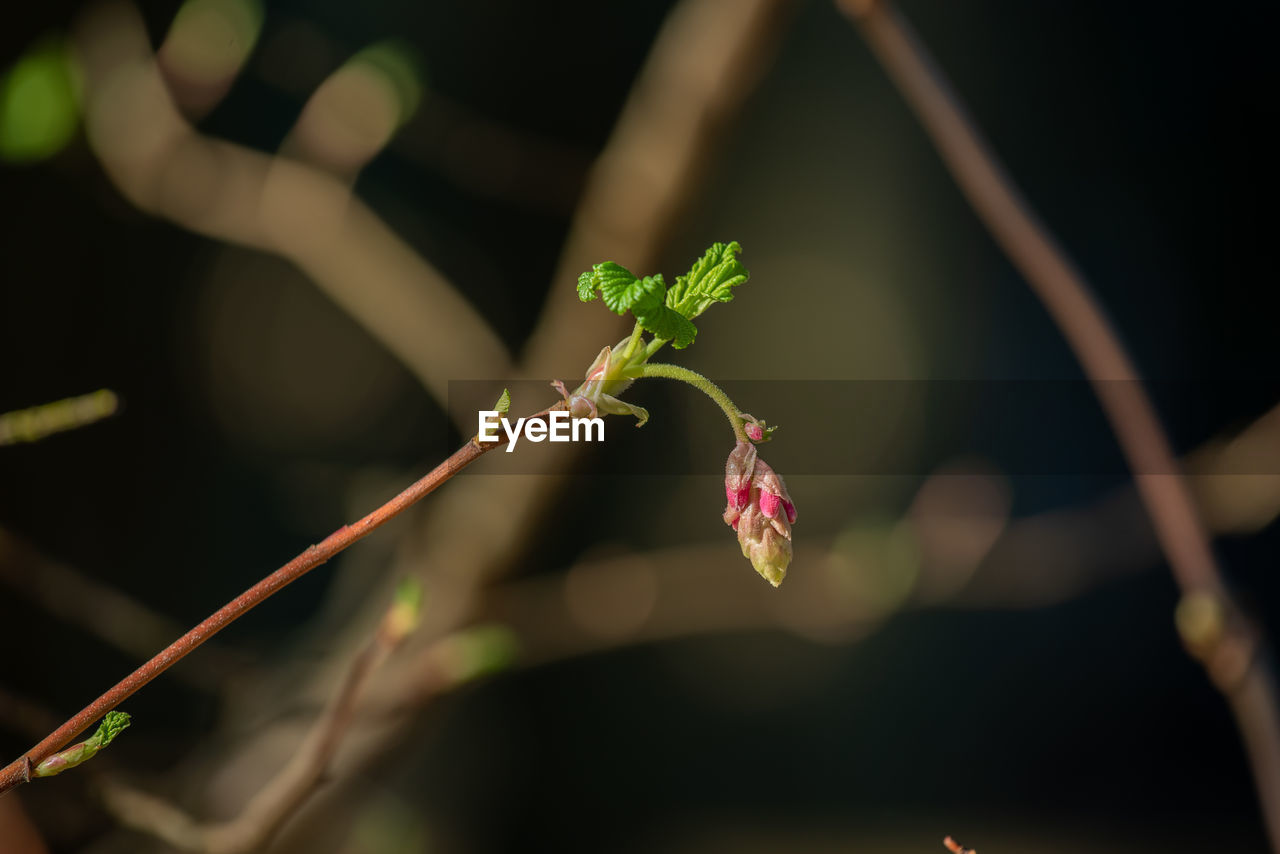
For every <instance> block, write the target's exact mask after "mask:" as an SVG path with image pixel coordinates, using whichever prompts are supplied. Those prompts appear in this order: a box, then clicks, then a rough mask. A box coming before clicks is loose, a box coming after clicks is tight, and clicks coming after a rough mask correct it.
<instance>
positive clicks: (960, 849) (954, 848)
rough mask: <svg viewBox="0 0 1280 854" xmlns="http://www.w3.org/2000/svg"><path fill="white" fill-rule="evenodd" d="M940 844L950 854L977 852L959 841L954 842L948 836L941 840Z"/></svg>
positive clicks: (971, 853)
mask: <svg viewBox="0 0 1280 854" xmlns="http://www.w3.org/2000/svg"><path fill="white" fill-rule="evenodd" d="M942 844H943V845H945V846H946V848H947V850H948V851H950V852H951V854H978V852H977V851H975V850H974V849H972V848H965V847H964V846H963V845H961V844H960V843H959V842H956V841H955V840H954V839H952V838H951V837H950V836H948V837H947V838H946V839H944V840H942Z"/></svg>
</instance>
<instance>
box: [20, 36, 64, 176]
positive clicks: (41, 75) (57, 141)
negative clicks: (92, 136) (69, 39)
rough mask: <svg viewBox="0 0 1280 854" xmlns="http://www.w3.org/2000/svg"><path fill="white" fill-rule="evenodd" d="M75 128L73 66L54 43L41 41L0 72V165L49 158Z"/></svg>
mask: <svg viewBox="0 0 1280 854" xmlns="http://www.w3.org/2000/svg"><path fill="white" fill-rule="evenodd" d="M79 123H80V104H79V94H78V92H77V81H76V76H75V66H74V61H73V60H72V58H71V51H70V48H69V47H68V46H67V44H66V42H65V41H63V40H62V39H61V38H60V37H50V38H45V39H43V40H41V41H40V42H38V43H36V44H35V45H33V46H32V47H31V48H30V49H29V50H28V51H27V52H26V53H25V54H24V55H23V56H21V57H20V58H19V59H18V61H17V62H15V63H14V64H13V65H12V66H11V67H10V68H9V69H8V70H6V71H0V161H9V162H13V163H30V162H34V161H37V160H43V159H45V158H47V157H52V156H53V155H55V154H57V153H58V152H59V151H61V150H62V149H63V148H65V147H66V146H67V144H68V143H70V142H71V140H72V138H73V137H74V136H75V132H76V129H77V127H78V126H79Z"/></svg>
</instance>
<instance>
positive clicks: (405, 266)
mask: <svg viewBox="0 0 1280 854" xmlns="http://www.w3.org/2000/svg"><path fill="white" fill-rule="evenodd" d="M204 5H205V6H210V5H212V7H213V9H212V12H215V13H216V12H217V11H218V10H221V9H224V8H225V9H226V10H231V11H229V12H228V14H233V12H234V10H235V9H238V8H239V4H237V3H235V2H233V0H227V2H224V3H218V4H208V3H206V4H204ZM205 35H206V37H207V35H208V34H207V33H206V34H205ZM254 36H256V25H254V26H252V27H251V28H250V30H249V34H248V38H249V41H250V43H251V41H252V37H254ZM195 37H196V35H195V34H193V33H189V32H188V30H187V28H186V27H184V26H183V25H182V20H181V16H180V18H179V20H178V21H176V22H175V24H174V29H173V30H172V31H171V32H170V36H169V38H168V39H166V41H165V43H164V44H162V45H161V47H160V51H161V52H162V54H164V55H165V56H167V57H169V60H168V65H169V66H172V65H173V63H174V61H175V59H174V57H175V56H177V55H179V54H180V53H181V50H180V48H179V47H176V46H175V44H176V43H177V42H180V41H182V40H184V39H190V38H195ZM170 39H172V40H173V41H171V40H170ZM75 44H76V48H77V52H78V56H79V59H80V62H81V65H82V67H83V71H84V78H85V126H86V129H87V131H88V134H89V140H90V143H91V145H92V146H93V150H94V152H95V153H96V154H97V155H98V157H99V159H101V161H102V164H103V166H104V167H105V169H106V171H107V174H108V175H109V176H110V177H111V179H112V180H113V181H114V182H115V184H116V186H117V187H118V188H119V189H120V191H121V192H122V193H123V194H124V195H125V196H126V197H127V198H128V199H129V200H130V201H131V202H133V203H134V204H135V205H137V206H138V207H139V208H141V209H142V210H145V211H147V212H149V213H152V214H155V215H157V216H161V217H164V218H166V219H169V220H171V221H173V222H174V223H176V224H177V225H180V226H182V227H184V228H187V229H189V230H191V231H194V232H196V233H198V234H203V235H205V236H207V237H210V238H213V239H215V240H223V241H226V242H228V243H233V244H238V245H241V246H247V247H251V248H254V249H260V250H263V251H266V252H271V253H275V254H278V255H280V256H282V257H284V258H287V259H288V260H290V261H292V262H293V263H294V264H296V265H297V266H298V267H299V268H300V269H301V270H302V271H303V272H305V273H306V274H307V276H309V277H310V278H311V280H312V281H313V282H315V283H316V285H317V286H318V287H320V288H321V289H322V290H324V291H325V293H327V294H328V295H329V296H330V297H331V298H332V299H333V300H334V302H336V303H337V304H338V305H340V306H341V307H342V308H343V309H344V310H345V311H347V312H348V313H349V314H350V315H351V316H352V317H353V318H355V319H356V320H357V321H358V322H360V323H361V324H362V325H363V326H364V327H365V328H366V329H367V330H368V331H369V332H370V333H371V334H372V335H374V336H375V337H376V338H377V339H378V340H379V341H381V342H382V343H383V344H384V345H385V346H386V347H387V348H388V349H389V350H390V351H391V352H392V353H394V354H395V355H396V356H397V357H398V358H399V359H401V360H402V361H403V362H404V364H405V365H406V366H407V367H408V368H409V369H410V370H411V371H413V373H414V375H415V376H416V377H417V378H418V379H419V380H420V381H421V382H422V384H423V386H424V387H425V388H426V389H427V390H428V391H429V392H430V393H431V395H432V396H433V397H435V398H436V399H437V400H445V399H446V398H447V394H448V382H449V380H450V379H452V378H456V377H461V376H481V377H500V376H502V375H503V374H504V373H505V372H506V368H507V365H508V361H509V360H508V357H507V352H506V347H505V346H504V345H503V344H502V342H501V341H499V340H498V338H497V336H496V335H495V334H494V333H493V331H492V329H490V327H489V325H488V324H487V323H486V322H485V321H484V320H483V319H482V318H481V317H479V315H477V314H476V312H475V311H474V310H473V309H472V308H471V306H470V305H469V304H468V303H467V301H466V300H465V299H463V298H462V297H461V296H460V295H459V294H458V293H457V292H456V291H455V290H454V288H453V287H452V286H451V285H450V284H449V283H448V282H447V281H446V280H445V279H444V277H443V276H442V275H441V274H440V273H439V272H438V271H437V270H435V268H433V267H432V266H431V265H430V264H428V263H427V262H426V261H425V260H423V259H422V258H421V257H420V256H418V255H417V254H416V253H415V252H414V251H413V249H412V248H410V247H409V246H408V245H407V244H406V243H405V242H404V241H403V240H401V239H400V238H399V237H397V236H396V235H395V234H394V233H393V232H392V231H391V230H390V229H389V228H388V227H387V226H386V224H385V223H384V222H383V221H382V220H381V219H380V218H379V217H378V216H377V215H376V214H375V213H374V212H373V211H371V210H370V209H369V208H368V207H366V206H365V205H364V204H363V203H362V202H361V201H360V200H359V199H358V198H356V197H355V196H353V195H352V193H351V191H350V189H349V187H348V185H347V182H348V181H349V179H350V177H351V175H352V174H353V173H354V171H356V170H358V168H359V167H360V166H361V165H363V164H364V163H365V162H367V160H368V159H369V158H371V157H372V156H374V155H375V154H376V153H377V152H378V150H380V149H381V146H382V145H383V144H385V142H386V139H387V138H389V136H390V130H389V129H388V128H387V127H386V126H383V125H378V120H376V119H375V125H378V126H376V127H373V128H371V129H369V130H368V133H367V134H365V135H363V136H357V137H356V138H355V139H354V140H353V141H352V142H351V143H350V145H349V146H347V147H346V148H345V149H344V151H343V152H342V154H341V155H339V154H333V155H332V156H330V157H328V158H326V157H325V156H324V155H322V154H321V153H320V152H319V151H317V150H315V149H314V148H308V147H307V145H306V144H305V143H304V142H302V141H301V140H303V139H309V138H310V136H309V135H308V134H307V129H306V128H298V129H297V131H296V134H295V136H294V137H292V138H293V139H295V140H298V141H297V142H295V144H294V145H293V146H292V149H293V151H294V152H295V153H300V154H302V155H304V156H307V157H308V159H309V160H311V161H312V162H316V161H320V162H323V163H325V165H326V169H320V168H316V167H314V166H311V165H307V164H306V163H303V162H299V161H296V160H290V159H287V158H283V157H272V156H270V155H267V154H263V153H261V152H257V151H253V150H251V149H248V148H245V147H244V146H240V145H235V144H232V143H228V142H224V141H222V140H217V139H212V138H209V137H206V136H204V135H202V134H200V133H199V132H197V131H196V130H195V129H194V128H192V127H191V125H190V124H188V122H187V121H186V120H185V119H184V118H183V117H182V115H181V114H180V113H179V112H178V109H177V108H176V106H175V105H174V103H173V101H172V100H171V99H170V96H169V94H168V90H167V88H166V80H165V79H164V78H163V77H162V74H161V69H160V67H159V66H158V64H157V61H156V59H155V58H154V57H153V56H152V53H151V49H150V47H149V45H148V43H147V38H146V32H145V29H144V28H143V25H142V21H141V19H140V18H139V17H138V15H137V12H136V11H135V10H134V9H133V8H132V7H131V6H128V5H125V4H121V3H112V4H108V5H103V6H100V7H97V8H96V9H95V10H94V11H92V12H90V13H88V14H87V15H86V17H85V18H84V19H82V20H81V21H80V24H79V28H78V30H77V38H76V41H75ZM246 56H247V50H245V51H233V52H230V53H228V54H227V55H225V56H224V57H222V58H221V62H220V63H219V64H218V65H217V66H216V71H215V72H211V73H210V77H209V78H208V79H206V80H205V82H204V83H203V84H200V83H189V84H188V86H189V87H190V88H195V89H201V90H203V89H205V88H209V89H211V90H212V91H215V92H217V91H225V88H226V85H227V81H224V79H223V78H227V80H228V81H229V79H230V78H234V76H235V74H236V73H238V72H239V70H240V68H241V66H242V63H243V61H244V59H245V57H246ZM350 76H351V73H350V71H348V72H344V71H343V70H342V69H339V71H338V72H337V76H336V77H335V78H334V81H333V85H334V86H335V87H336V86H339V85H341V84H342V82H343V81H344V80H346V79H347V78H349V77H350ZM388 85H389V84H388ZM186 88H187V87H184V86H183V85H181V84H179V85H178V87H177V90H178V91H179V92H183V91H186ZM325 91H326V92H328V91H329V90H325ZM316 99H317V103H313V104H311V105H309V108H308V109H305V110H304V112H303V119H304V120H306V122H307V128H309V127H311V126H312V125H313V124H314V123H315V122H316V121H320V119H319V118H317V116H316V113H317V111H322V110H323V106H324V104H323V103H319V102H322V101H324V100H325V99H324V96H323V95H322V94H321V93H317V95H316ZM210 106H211V104H208V103H205V100H201V109H202V110H203V109H208V108H209V107H210ZM300 121H301V120H300ZM382 121H385V122H387V123H390V124H392V125H394V122H396V121H398V116H396V115H394V114H393V112H392V107H388V112H387V113H386V114H385V117H384V118H383V119H382ZM339 167H340V168H339ZM329 169H335V170H338V171H340V172H341V173H342V175H343V177H342V178H341V179H339V178H335V177H333V175H332V174H330V172H329V171H328V170H329ZM464 429H465V427H464Z"/></svg>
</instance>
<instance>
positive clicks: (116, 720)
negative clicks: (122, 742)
mask: <svg viewBox="0 0 1280 854" xmlns="http://www.w3.org/2000/svg"><path fill="white" fill-rule="evenodd" d="M128 726H129V715H127V714H126V713H124V712H107V713H106V715H105V716H103V718H102V723H100V724H98V729H97V730H96V731H95V732H94V734H93V735H91V736H89V737H88V738H87V739H85V740H84V741H82V742H80V743H79V744H75V745H72V746H71V747H68V748H67V749H66V750H62V751H59V752H58V753H55V754H54V755H52V756H50V757H49V758H48V759H46V760H45V761H43V762H41V763H40V764H39V765H37V766H36V770H35V776H37V777H52V776H53V775H55V774H61V773H62V772H63V771H66V770H67V769H68V768H74V767H76V766H77V765H79V764H81V763H82V762H88V761H89V760H90V759H92V758H93V757H94V756H96V755H97V754H98V751H99V750H101V749H102V748H104V747H106V746H107V745H108V744H110V743H111V742H112V741H114V740H115V737H116V736H117V735H119V734H120V733H122V732H124V730H125V728H126V727H128Z"/></svg>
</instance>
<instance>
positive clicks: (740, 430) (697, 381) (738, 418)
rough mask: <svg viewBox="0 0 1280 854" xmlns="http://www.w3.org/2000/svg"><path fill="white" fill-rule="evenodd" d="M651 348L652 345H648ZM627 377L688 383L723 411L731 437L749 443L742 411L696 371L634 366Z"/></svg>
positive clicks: (628, 371)
mask: <svg viewBox="0 0 1280 854" xmlns="http://www.w3.org/2000/svg"><path fill="white" fill-rule="evenodd" d="M650 346H652V345H650ZM624 373H625V375H626V376H628V377H635V378H639V377H661V378H663V379H668V380H680V381H681V382H685V383H688V384H689V385H691V386H693V387H694V388H696V389H698V391H700V392H702V393H703V394H705V395H706V396H707V397H709V398H711V399H712V400H714V401H715V403H716V405H717V406H719V407H720V409H721V410H723V411H724V414H725V417H726V418H728V419H729V426H730V427H732V428H733V435H734V436H737V437H738V441H739V442H749V441H750V440H749V439H748V438H747V431H746V428H745V427H744V426H743V423H742V410H741V409H739V408H738V407H737V406H735V405H734V402H733V401H732V400H730V399H729V395H727V394H725V393H724V390H723V389H721V388H720V386H718V385H716V384H715V383H713V382H712V381H711V380H709V379H707V378H706V377H704V376H703V375H702V374H700V373H698V372H697V371H691V370H689V369H688V368H682V367H680V366H679V365H663V364H656V365H648V364H646V365H636V366H635V367H633V368H628V369H627V370H626V371H625V372H624Z"/></svg>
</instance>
